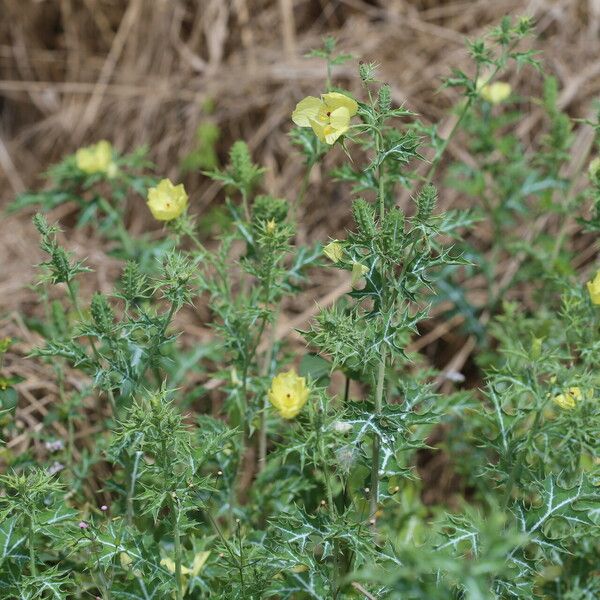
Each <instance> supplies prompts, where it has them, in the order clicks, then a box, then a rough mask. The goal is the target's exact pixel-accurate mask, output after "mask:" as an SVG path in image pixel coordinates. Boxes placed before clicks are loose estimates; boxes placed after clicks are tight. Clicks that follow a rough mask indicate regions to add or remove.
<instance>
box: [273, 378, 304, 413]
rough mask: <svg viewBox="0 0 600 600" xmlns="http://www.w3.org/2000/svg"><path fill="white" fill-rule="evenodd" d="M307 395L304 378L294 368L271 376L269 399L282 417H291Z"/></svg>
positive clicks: (300, 407) (297, 410)
mask: <svg viewBox="0 0 600 600" xmlns="http://www.w3.org/2000/svg"><path fill="white" fill-rule="evenodd" d="M308 395H309V389H308V387H307V386H306V380H305V379H304V377H299V376H298V375H297V374H296V371H294V369H292V370H291V371H286V372H285V373H279V374H278V375H276V376H275V377H273V381H272V382H271V389H270V390H269V400H270V402H271V404H272V405H273V406H274V407H275V408H276V409H277V410H278V411H279V414H280V415H281V416H282V417H283V418H284V419H293V418H294V417H295V416H296V415H297V414H298V413H299V412H300V411H301V410H302V407H303V406H304V405H305V404H306V401H307V400H308Z"/></svg>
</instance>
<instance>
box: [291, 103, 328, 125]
mask: <svg viewBox="0 0 600 600" xmlns="http://www.w3.org/2000/svg"><path fill="white" fill-rule="evenodd" d="M322 105H323V102H322V101H321V100H320V99H319V98H315V97H314V96H307V97H306V98H304V100H300V102H298V104H296V110H294V112H293V113H292V121H294V123H296V125H298V127H310V126H311V125H310V121H311V119H316V118H317V116H318V114H319V109H320V108H321V106H322Z"/></svg>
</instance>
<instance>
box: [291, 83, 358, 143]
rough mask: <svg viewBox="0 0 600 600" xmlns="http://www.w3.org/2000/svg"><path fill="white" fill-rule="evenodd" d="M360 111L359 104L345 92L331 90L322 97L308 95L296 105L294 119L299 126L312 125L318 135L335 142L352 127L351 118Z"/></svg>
mask: <svg viewBox="0 0 600 600" xmlns="http://www.w3.org/2000/svg"><path fill="white" fill-rule="evenodd" d="M357 111H358V104H357V103H356V100H353V99H352V98H350V97H349V96H346V95H345V94H340V93H338V92H329V93H328V94H323V95H322V96H321V98H315V97H314V96H307V97H306V98H304V100H301V101H300V102H298V104H297V105H296V110H294V112H293V113H292V121H294V123H296V125H298V126H299V127H312V130H313V131H314V132H315V134H316V135H317V137H318V138H319V139H320V140H321V141H322V142H325V143H327V144H335V142H336V140H337V139H338V138H339V137H340V136H342V135H344V133H346V131H348V129H349V127H350V119H351V118H352V117H353V116H354V115H355V114H356V112H357Z"/></svg>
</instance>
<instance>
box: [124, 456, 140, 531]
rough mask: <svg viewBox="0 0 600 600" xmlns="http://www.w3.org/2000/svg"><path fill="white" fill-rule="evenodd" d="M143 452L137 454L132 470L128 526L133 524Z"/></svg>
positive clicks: (128, 503) (128, 498)
mask: <svg viewBox="0 0 600 600" xmlns="http://www.w3.org/2000/svg"><path fill="white" fill-rule="evenodd" d="M141 457H142V452H140V451H139V450H138V451H137V452H136V453H135V459H134V462H133V469H132V470H131V476H130V478H129V489H128V490H127V501H126V504H127V524H128V525H131V524H132V523H133V495H134V493H135V482H136V480H137V472H138V466H139V464H140V458H141Z"/></svg>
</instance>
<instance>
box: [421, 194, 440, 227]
mask: <svg viewBox="0 0 600 600" xmlns="http://www.w3.org/2000/svg"><path fill="white" fill-rule="evenodd" d="M436 201H437V190H436V189H435V187H434V186H432V185H426V186H425V187H424V188H423V189H422V190H421V191H420V192H419V195H418V196H417V209H418V210H417V221H420V222H421V223H426V222H427V221H428V220H429V218H430V217H431V214H432V213H433V209H434V208H435V203H436Z"/></svg>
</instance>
